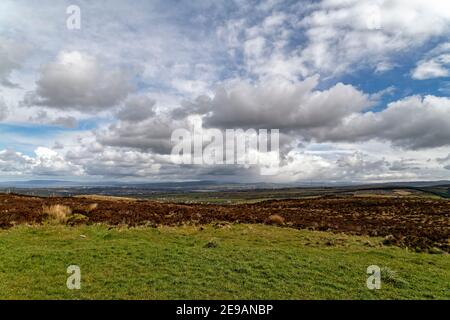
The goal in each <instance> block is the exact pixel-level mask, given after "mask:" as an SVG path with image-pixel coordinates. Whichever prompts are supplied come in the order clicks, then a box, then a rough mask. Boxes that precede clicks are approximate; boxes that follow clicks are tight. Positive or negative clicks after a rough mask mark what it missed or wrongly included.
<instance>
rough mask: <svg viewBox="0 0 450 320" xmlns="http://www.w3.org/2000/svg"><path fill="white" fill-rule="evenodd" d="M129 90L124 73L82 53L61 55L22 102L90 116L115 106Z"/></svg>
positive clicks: (127, 80) (45, 70)
mask: <svg viewBox="0 0 450 320" xmlns="http://www.w3.org/2000/svg"><path fill="white" fill-rule="evenodd" d="M130 90H131V83H130V78H129V76H128V75H127V74H126V73H125V72H123V71H121V70H119V69H114V68H110V67H108V66H107V65H104V64H102V63H100V62H99V60H98V59H97V58H95V57H92V56H90V55H87V54H85V53H81V52H78V51H71V52H61V53H60V54H59V55H58V57H57V60H56V61H55V62H52V63H50V64H48V65H46V66H45V67H44V68H43V70H42V74H41V77H40V79H39V80H38V81H37V88H36V90H35V91H33V92H29V93H28V94H27V96H26V98H25V100H24V103H25V104H26V105H28V106H45V107H50V108H57V109H60V110H73V109H75V110H81V111H84V112H87V113H90V112H95V111H98V110H102V109H108V108H111V107H114V106H115V105H117V104H118V103H120V102H121V101H122V100H123V99H124V98H125V97H126V96H127V95H128V93H129V92H130Z"/></svg>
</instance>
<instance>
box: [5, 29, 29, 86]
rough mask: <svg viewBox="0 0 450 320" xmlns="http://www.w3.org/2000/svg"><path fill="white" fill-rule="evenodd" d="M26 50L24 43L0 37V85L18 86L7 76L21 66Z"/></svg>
mask: <svg viewBox="0 0 450 320" xmlns="http://www.w3.org/2000/svg"><path fill="white" fill-rule="evenodd" d="M27 52H28V48H27V47H26V46H25V45H23V44H20V43H17V42H15V41H11V40H9V39H5V38H2V37H0V85H3V86H5V87H18V86H19V85H18V84H16V83H13V82H11V80H10V79H9V78H10V75H11V73H12V72H13V71H14V70H16V69H19V68H21V66H22V63H23V61H24V59H25V57H26V55H27Z"/></svg>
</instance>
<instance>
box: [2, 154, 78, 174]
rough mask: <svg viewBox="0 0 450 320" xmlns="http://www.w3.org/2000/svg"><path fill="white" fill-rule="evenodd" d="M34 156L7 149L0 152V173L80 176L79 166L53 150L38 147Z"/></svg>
mask: <svg viewBox="0 0 450 320" xmlns="http://www.w3.org/2000/svg"><path fill="white" fill-rule="evenodd" d="M34 154H35V155H34V156H27V155H24V154H22V153H20V152H17V151H14V150H11V149H8V150H1V151H0V172H3V173H5V174H9V175H36V176H73V175H82V174H83V170H82V168H80V167H79V166H76V165H74V164H73V163H71V162H70V161H67V160H66V159H65V158H64V156H63V155H61V154H59V153H57V152H56V151H54V150H51V149H48V148H45V147H38V148H36V150H35V151H34Z"/></svg>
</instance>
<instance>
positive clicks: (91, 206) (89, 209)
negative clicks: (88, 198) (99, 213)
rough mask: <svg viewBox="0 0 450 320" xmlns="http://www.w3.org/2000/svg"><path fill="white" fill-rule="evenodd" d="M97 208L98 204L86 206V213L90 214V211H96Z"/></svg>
mask: <svg viewBox="0 0 450 320" xmlns="http://www.w3.org/2000/svg"><path fill="white" fill-rule="evenodd" d="M97 207H98V203H91V204H90V205H88V206H87V209H86V212H88V213H90V212H91V211H94V210H95V209H97Z"/></svg>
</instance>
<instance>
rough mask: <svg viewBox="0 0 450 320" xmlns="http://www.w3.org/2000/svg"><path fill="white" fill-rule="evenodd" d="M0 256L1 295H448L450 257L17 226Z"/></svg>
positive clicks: (334, 239) (322, 238) (246, 234)
mask: <svg viewBox="0 0 450 320" xmlns="http://www.w3.org/2000/svg"><path fill="white" fill-rule="evenodd" d="M0 257H1V258H0V299H36V298H38V299H61V298H62V299H408V298H417V299H436V298H439V299H450V257H449V255H448V254H436V255H433V254H427V253H413V252H410V251H407V250H405V249H400V248H397V247H386V246H382V245H381V239H378V238H365V237H354V236H348V235H343V234H331V233H325V232H312V231H305V230H300V231H299V230H293V229H288V228H279V227H272V226H263V225H239V224H235V225H226V226H225V227H220V228H218V227H214V226H206V227H204V228H202V229H200V228H199V227H193V226H183V227H161V228H131V229H128V228H116V229H111V230H108V227H106V226H102V225H94V226H80V227H67V226H18V227H15V228H12V229H9V230H3V231H0ZM69 265H78V266H80V268H81V273H82V284H81V285H82V288H81V290H68V289H67V287H66V279H67V276H68V275H67V273H66V269H67V267H68V266H69ZM369 265H378V266H380V267H381V268H384V269H383V272H382V288H381V289H380V290H368V289H367V287H366V279H367V276H368V275H367V274H366V268H367V267H368V266H369Z"/></svg>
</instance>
